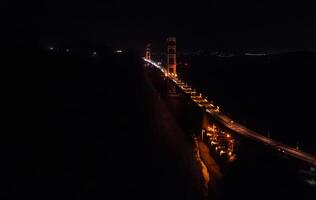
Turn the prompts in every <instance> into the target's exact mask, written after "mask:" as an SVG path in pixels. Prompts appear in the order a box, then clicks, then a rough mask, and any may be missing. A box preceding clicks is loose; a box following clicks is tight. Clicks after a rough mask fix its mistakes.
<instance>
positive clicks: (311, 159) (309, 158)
mask: <svg viewBox="0 0 316 200" xmlns="http://www.w3.org/2000/svg"><path fill="white" fill-rule="evenodd" d="M144 60H145V61H146V62H148V63H150V64H152V65H153V66H155V67H157V68H158V69H159V70H160V71H161V72H162V73H164V74H165V75H166V76H167V77H169V78H170V79H171V80H172V81H173V82H174V83H175V84H177V85H178V87H179V88H180V89H181V90H182V91H184V92H185V93H187V94H188V91H192V90H193V91H195V89H193V88H192V87H190V86H189V85H188V84H185V83H184V82H183V81H181V80H180V79H178V77H177V76H171V75H170V74H167V72H166V70H165V69H164V68H163V67H161V66H160V65H158V64H157V63H155V62H153V61H152V60H148V59H145V58H144ZM183 85H185V87H183ZM190 96H191V99H192V100H193V101H194V102H196V103H197V104H198V105H199V106H200V104H199V102H197V101H196V99H197V98H201V96H202V95H201V94H197V93H190ZM207 102H208V101H207V100H205V102H204V103H203V106H204V107H205V110H206V112H208V113H209V114H210V115H212V116H213V117H215V118H216V119H217V120H218V121H219V122H221V123H222V124H223V125H224V126H226V127H227V128H229V129H231V130H232V131H234V132H236V133H238V134H240V135H243V136H245V137H248V138H250V139H253V140H255V141H257V142H260V143H262V144H265V145H269V146H271V147H272V148H275V149H277V150H278V151H280V152H282V153H284V154H286V155H289V156H292V157H294V158H297V159H300V160H302V161H305V162H307V163H309V164H311V165H313V166H316V157H315V156H314V155H311V154H309V153H306V152H303V151H301V150H299V149H296V148H293V147H290V146H288V145H285V144H282V143H280V142H277V141H275V140H272V139H271V138H268V137H265V136H263V135H262V134H259V133H257V132H255V131H252V130H250V129H248V128H246V127H245V126H243V125H241V124H239V123H237V122H234V121H233V120H232V119H231V118H229V117H228V116H227V115H225V114H224V113H222V112H221V111H219V107H218V106H214V105H213V104H211V103H208V106H205V105H207Z"/></svg>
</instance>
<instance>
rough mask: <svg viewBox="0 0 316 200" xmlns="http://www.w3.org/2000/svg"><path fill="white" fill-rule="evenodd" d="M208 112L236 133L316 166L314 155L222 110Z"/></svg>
mask: <svg viewBox="0 0 316 200" xmlns="http://www.w3.org/2000/svg"><path fill="white" fill-rule="evenodd" d="M207 112H208V113H210V114H211V115H212V116H213V117H215V118H216V119H217V120H218V121H219V122H220V123H222V124H223V125H224V126H226V127H227V128H229V129H231V130H232V131H234V132H236V133H239V134H241V135H243V136H246V137H248V138H251V139H253V140H256V141H258V142H261V143H263V144H266V145H269V146H271V147H273V148H275V149H277V150H278V151H281V152H282V153H284V154H287V155H289V156H292V157H295V158H297V159H300V160H303V161H305V162H307V163H310V164H312V165H313V166H316V158H315V156H314V155H311V154H308V153H306V152H303V151H301V150H298V149H296V148H293V147H290V146H287V145H285V144H282V143H280V142H277V141H275V140H272V139H271V138H268V137H265V136H263V135H261V134H259V133H257V132H255V131H252V130H250V129H248V128H246V127H245V126H243V125H241V124H239V123H237V122H233V123H232V119H230V118H229V117H228V116H227V115H225V114H224V113H222V112H214V111H211V110H209V109H208V110H207Z"/></svg>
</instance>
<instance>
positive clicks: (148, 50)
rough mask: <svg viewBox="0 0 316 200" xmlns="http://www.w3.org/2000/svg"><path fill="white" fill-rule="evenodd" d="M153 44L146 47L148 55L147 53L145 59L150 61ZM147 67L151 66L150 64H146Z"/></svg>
mask: <svg viewBox="0 0 316 200" xmlns="http://www.w3.org/2000/svg"><path fill="white" fill-rule="evenodd" d="M150 46H151V44H147V45H146V53H145V58H146V59H148V60H151V49H150ZM145 66H146V67H148V66H149V63H146V64H145Z"/></svg>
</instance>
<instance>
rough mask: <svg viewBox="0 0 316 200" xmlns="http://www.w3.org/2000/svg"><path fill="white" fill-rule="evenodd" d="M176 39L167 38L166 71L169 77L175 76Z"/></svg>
mask: <svg viewBox="0 0 316 200" xmlns="http://www.w3.org/2000/svg"><path fill="white" fill-rule="evenodd" d="M176 50H177V49H176V38H175V37H168V38H167V71H168V73H170V74H171V75H174V76H177V54H176Z"/></svg>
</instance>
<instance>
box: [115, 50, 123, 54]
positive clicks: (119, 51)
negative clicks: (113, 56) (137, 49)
mask: <svg viewBox="0 0 316 200" xmlns="http://www.w3.org/2000/svg"><path fill="white" fill-rule="evenodd" d="M114 52H115V53H122V52H123V51H122V50H120V49H118V50H115V51H114Z"/></svg>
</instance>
